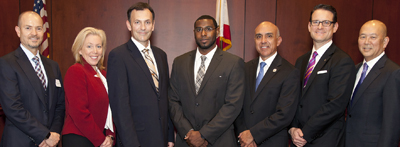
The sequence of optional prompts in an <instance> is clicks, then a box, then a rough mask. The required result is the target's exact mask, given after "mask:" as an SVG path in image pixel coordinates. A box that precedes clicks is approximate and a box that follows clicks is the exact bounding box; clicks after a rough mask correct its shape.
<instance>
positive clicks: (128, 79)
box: [107, 40, 174, 147]
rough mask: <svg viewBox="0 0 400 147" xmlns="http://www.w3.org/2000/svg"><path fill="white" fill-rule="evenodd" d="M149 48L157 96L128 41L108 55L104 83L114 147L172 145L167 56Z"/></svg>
mask: <svg viewBox="0 0 400 147" xmlns="http://www.w3.org/2000/svg"><path fill="white" fill-rule="evenodd" d="M151 49H152V51H153V54H154V58H155V62H156V63H157V69H158V75H159V93H157V91H156V88H155V85H154V82H153V79H152V77H151V74H150V70H149V67H148V66H147V64H146V62H145V59H144V58H143V56H142V54H141V53H140V52H139V50H138V48H137V47H136V45H135V44H134V43H133V42H132V40H129V41H128V42H127V43H125V44H123V45H121V46H119V47H117V48H115V49H113V50H112V51H111V52H110V54H109V58H108V64H107V67H108V68H107V82H108V88H109V100H110V106H111V111H112V113H113V118H114V123H115V126H116V128H117V131H116V132H117V140H119V141H118V142H117V145H118V146H125V147H138V146H141V147H162V146H167V142H173V139H174V138H173V135H174V134H173V133H174V132H173V131H174V128H173V125H172V121H171V119H170V118H169V114H168V93H167V92H168V86H169V69H168V62H167V55H166V54H165V52H164V51H162V50H161V49H159V48H157V47H155V46H151Z"/></svg>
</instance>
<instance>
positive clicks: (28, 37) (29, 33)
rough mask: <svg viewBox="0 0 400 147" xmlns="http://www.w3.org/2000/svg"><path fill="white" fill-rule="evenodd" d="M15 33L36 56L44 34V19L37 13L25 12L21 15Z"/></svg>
mask: <svg viewBox="0 0 400 147" xmlns="http://www.w3.org/2000/svg"><path fill="white" fill-rule="evenodd" d="M15 31H16V32H17V35H18V37H19V38H20V41H21V44H22V45H23V46H24V47H25V48H27V49H28V50H30V51H31V52H32V53H34V55H36V52H37V51H38V49H39V46H40V44H41V43H42V40H43V34H44V30H43V21H42V18H41V17H40V16H39V15H38V14H37V13H35V12H25V13H23V14H21V16H20V20H19V22H18V26H16V27H15Z"/></svg>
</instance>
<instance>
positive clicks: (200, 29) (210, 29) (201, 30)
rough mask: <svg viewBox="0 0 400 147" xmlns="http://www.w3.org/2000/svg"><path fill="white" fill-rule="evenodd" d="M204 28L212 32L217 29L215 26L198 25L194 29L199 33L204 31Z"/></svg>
mask: <svg viewBox="0 0 400 147" xmlns="http://www.w3.org/2000/svg"><path fill="white" fill-rule="evenodd" d="M203 30H204V31H206V32H211V31H213V30H215V28H213V27H205V28H201V27H198V28H195V29H194V31H196V32H198V33H200V32H203Z"/></svg>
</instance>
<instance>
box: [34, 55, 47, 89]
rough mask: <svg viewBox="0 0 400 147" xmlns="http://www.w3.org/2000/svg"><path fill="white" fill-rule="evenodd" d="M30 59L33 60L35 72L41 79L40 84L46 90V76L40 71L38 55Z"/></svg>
mask: <svg viewBox="0 0 400 147" xmlns="http://www.w3.org/2000/svg"><path fill="white" fill-rule="evenodd" d="M32 61H33V62H35V72H36V74H37V76H38V77H39V79H40V81H42V85H43V88H44V90H46V88H47V86H46V78H44V74H43V72H42V68H41V67H40V64H39V62H40V61H39V57H37V56H35V57H33V58H32Z"/></svg>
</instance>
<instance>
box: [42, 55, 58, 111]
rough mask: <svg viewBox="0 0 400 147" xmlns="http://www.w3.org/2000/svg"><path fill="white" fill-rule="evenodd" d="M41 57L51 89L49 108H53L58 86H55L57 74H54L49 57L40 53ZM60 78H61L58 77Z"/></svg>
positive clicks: (49, 88) (48, 85)
mask: <svg viewBox="0 0 400 147" xmlns="http://www.w3.org/2000/svg"><path fill="white" fill-rule="evenodd" d="M40 58H41V59H42V63H43V66H44V69H45V70H46V75H47V87H48V88H47V90H49V97H48V101H49V108H51V106H52V104H53V94H54V90H55V88H56V86H55V81H56V80H55V75H54V74H53V68H52V67H51V65H50V63H49V62H48V59H47V58H46V57H45V56H42V55H40ZM58 80H60V79H58Z"/></svg>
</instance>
